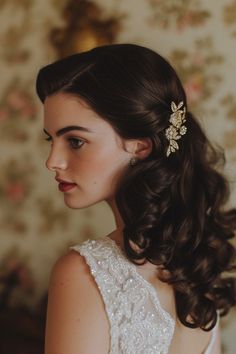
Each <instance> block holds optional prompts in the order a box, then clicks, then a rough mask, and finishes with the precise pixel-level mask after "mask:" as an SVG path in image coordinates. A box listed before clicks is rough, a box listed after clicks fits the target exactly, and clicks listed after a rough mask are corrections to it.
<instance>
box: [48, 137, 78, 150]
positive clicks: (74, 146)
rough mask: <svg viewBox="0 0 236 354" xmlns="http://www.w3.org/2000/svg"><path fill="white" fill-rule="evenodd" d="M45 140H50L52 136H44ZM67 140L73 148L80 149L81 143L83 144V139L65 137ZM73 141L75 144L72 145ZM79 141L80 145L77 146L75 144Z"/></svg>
mask: <svg viewBox="0 0 236 354" xmlns="http://www.w3.org/2000/svg"><path fill="white" fill-rule="evenodd" d="M45 140H46V141H52V138H51V137H50V136H49V137H47V138H45ZM67 141H68V142H69V144H70V147H71V148H72V149H74V150H77V149H80V148H81V147H82V146H83V145H84V141H83V140H82V139H80V138H67ZM74 143H75V144H76V145H74ZM78 143H80V145H79V146H78V145H77V144H78Z"/></svg>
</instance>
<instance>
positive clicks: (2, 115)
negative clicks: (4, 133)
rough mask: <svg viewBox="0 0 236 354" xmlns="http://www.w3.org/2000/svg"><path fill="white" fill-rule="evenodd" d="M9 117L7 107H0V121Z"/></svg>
mask: <svg viewBox="0 0 236 354" xmlns="http://www.w3.org/2000/svg"><path fill="white" fill-rule="evenodd" d="M8 118H9V111H8V109H7V108H3V107H2V108H0V122H3V121H4V120H7V119H8Z"/></svg>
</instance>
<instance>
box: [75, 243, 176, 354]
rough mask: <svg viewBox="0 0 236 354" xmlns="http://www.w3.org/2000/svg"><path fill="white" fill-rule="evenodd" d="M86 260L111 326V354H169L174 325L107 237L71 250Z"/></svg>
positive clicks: (114, 244) (146, 283)
mask: <svg viewBox="0 0 236 354" xmlns="http://www.w3.org/2000/svg"><path fill="white" fill-rule="evenodd" d="M71 248H72V249H74V250H76V251H78V252H79V253H80V254H81V255H82V256H84V257H85V259H86V262H87V264H88V265H89V267H90V270H91V273H92V275H93V276H94V279H95V281H96V283H97V285H98V288H99V290H100V293H101V295H102V297H103V301H104V305H105V309H106V312H107V315H108V318H109V322H110V351H109V354H118V353H119V354H121V353H122V354H167V353H168V348H169V346H170V342H171V339H172V336H173V333H174V327H175V321H174V319H173V318H172V317H171V316H170V315H169V313H167V312H166V311H165V310H164V309H163V308H162V307H161V305H160V302H159V299H158V297H157V293H156V291H155V289H154V287H153V286H152V285H151V284H150V283H149V282H148V281H146V280H145V279H144V278H143V277H142V276H141V275H140V274H139V273H138V272H137V269H136V266H135V265H134V264H133V263H131V262H130V261H129V260H128V259H127V257H126V256H125V255H124V253H123V251H122V249H121V248H119V247H118V245H117V244H116V243H115V241H113V240H111V239H110V238H108V237H103V238H100V239H97V240H91V239H88V240H86V241H84V242H83V243H82V244H80V245H76V246H73V247H71Z"/></svg>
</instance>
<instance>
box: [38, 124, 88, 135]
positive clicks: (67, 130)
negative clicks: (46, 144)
mask: <svg viewBox="0 0 236 354" xmlns="http://www.w3.org/2000/svg"><path fill="white" fill-rule="evenodd" d="M71 130H79V131H83V132H87V133H94V132H93V131H92V130H90V129H88V128H85V127H81V126H79V125H69V126H67V127H64V128H61V129H59V130H58V131H57V132H56V136H61V135H63V134H65V133H67V132H70V131H71ZM43 131H44V133H45V134H47V135H49V136H50V134H49V133H48V132H47V131H46V129H43Z"/></svg>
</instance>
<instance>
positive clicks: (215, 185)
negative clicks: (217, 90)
mask: <svg viewBox="0 0 236 354" xmlns="http://www.w3.org/2000/svg"><path fill="white" fill-rule="evenodd" d="M36 89H37V93H38V96H39V97H40V99H41V101H42V102H44V100H45V99H46V97H47V96H50V95H52V94H54V93H57V92H63V93H65V94H69V95H74V96H77V97H80V98H82V99H83V100H85V101H86V102H87V103H88V104H89V106H90V107H91V108H92V109H93V110H94V111H95V112H97V113H98V114H99V115H100V116H101V117H102V118H103V119H104V120H106V121H108V122H109V123H110V124H111V125H112V127H113V129H114V130H115V131H116V132H117V133H118V134H119V135H120V137H122V138H124V139H140V138H147V137H148V138H150V139H151V141H152V151H151V153H150V154H149V156H148V157H146V158H145V159H143V160H141V161H139V163H138V164H137V165H135V166H132V167H131V166H128V167H127V170H126V171H125V173H124V174H123V176H122V177H121V179H120V181H119V184H118V185H117V190H116V195H115V199H116V203H117V207H118V209H119V212H120V215H121V217H122V219H123V221H124V225H125V227H124V230H123V236H124V249H125V253H126V256H127V258H128V259H129V260H130V261H131V262H133V263H135V264H140V262H141V264H144V263H145V262H146V261H149V262H151V263H153V264H155V265H157V267H158V269H159V270H160V272H159V278H160V279H161V280H163V281H165V282H167V283H169V284H171V285H172V286H173V288H174V292H175V300H176V308H177V315H178V318H179V320H180V321H181V322H182V323H183V324H184V325H185V326H187V327H191V328H195V327H200V328H202V329H203V330H210V329H212V328H213V327H214V325H215V323H216V318H217V311H219V312H220V314H221V315H225V314H226V313H227V312H228V311H229V309H230V307H231V306H233V305H235V303H236V290H235V287H234V280H233V277H232V276H229V274H227V272H230V271H231V270H233V269H235V268H236V266H235V259H236V251H235V248H234V247H233V245H232V243H231V239H232V238H233V236H234V235H235V230H236V209H235V208H228V210H225V205H226V202H227V201H228V199H229V195H230V186H229V181H228V179H227V178H226V176H225V175H224V173H223V172H222V167H223V166H224V164H225V155H224V152H223V151H222V149H221V148H220V147H218V146H216V145H215V146H214V145H213V143H211V142H210V141H209V139H208V138H207V136H206V133H205V132H204V131H203V128H202V127H201V126H200V124H199V122H198V121H197V119H196V118H195V117H194V116H193V114H192V113H191V112H190V111H189V110H188V107H187V100H186V95H185V92H184V89H183V86H182V84H181V82H180V80H179V78H178V76H177V74H176V72H175V70H174V69H173V67H172V66H171V65H170V64H169V63H168V61H166V60H165V59H164V58H163V57H161V56H160V55H159V54H157V53H155V52H154V51H152V50H150V49H148V48H145V47H141V46H137V45H134V44H115V45H107V46H101V47H97V48H94V49H92V50H90V51H88V52H84V53H80V54H74V55H71V56H69V57H66V58H64V59H61V60H58V61H56V62H54V63H52V64H49V65H47V66H46V67H44V68H42V69H41V70H40V72H39V74H38V77H37V83H36ZM172 101H174V102H176V103H179V102H180V101H183V102H184V105H185V107H186V108H187V113H186V122H185V125H186V126H187V134H185V135H184V136H182V137H181V139H180V140H179V141H178V143H179V150H177V151H176V152H175V153H173V154H171V155H170V156H169V157H168V158H167V157H166V150H167V147H168V140H167V139H166V136H165V129H166V128H167V127H168V126H169V117H170V114H171V108H170V107H171V102H172ZM130 241H132V242H130ZM132 243H134V244H136V246H138V250H137V249H136V250H135V249H134V247H133V246H132Z"/></svg>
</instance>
